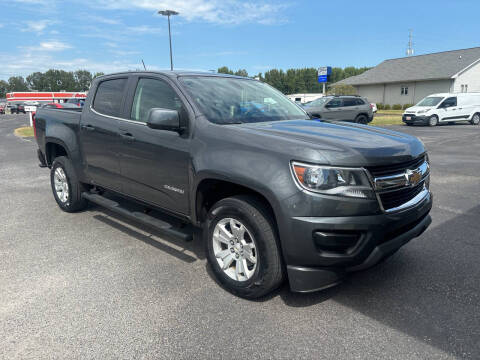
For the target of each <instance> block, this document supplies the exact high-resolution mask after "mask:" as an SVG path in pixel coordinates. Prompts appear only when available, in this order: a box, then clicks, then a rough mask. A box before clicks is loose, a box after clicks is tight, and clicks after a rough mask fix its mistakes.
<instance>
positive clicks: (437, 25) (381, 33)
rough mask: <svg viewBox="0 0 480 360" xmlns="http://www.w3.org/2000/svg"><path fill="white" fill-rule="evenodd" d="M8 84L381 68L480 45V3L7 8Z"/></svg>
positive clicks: (133, 2)
mask: <svg viewBox="0 0 480 360" xmlns="http://www.w3.org/2000/svg"><path fill="white" fill-rule="evenodd" d="M0 5H1V7H0V8H1V9H2V14H3V17H2V22H1V23H0V41H1V43H2V45H3V46H2V48H1V50H0V79H7V78H8V77H10V76H12V75H24V76H25V75H28V74H30V73H32V72H34V71H45V70H47V69H49V68H57V69H65V70H76V69H87V70H90V71H93V72H95V71H103V72H106V73H108V72H114V71H121V70H133V69H136V68H140V67H141V59H144V61H145V63H146V65H147V68H149V69H166V68H169V50H168V29H167V21H166V18H164V17H161V16H158V15H157V14H156V10H158V9H165V8H169V9H174V10H177V11H179V12H180V13H181V14H180V16H176V17H174V18H173V19H172V32H173V49H174V66H175V67H176V68H179V69H196V70H210V69H217V68H218V67H220V66H223V65H226V66H228V67H230V68H233V69H238V68H245V69H247V71H248V72H249V74H257V73H258V72H265V71H266V70H268V69H271V68H282V69H287V68H291V67H294V68H300V67H319V66H325V65H331V66H340V67H344V66H350V65H353V66H374V65H376V64H378V63H379V62H381V61H383V60H384V59H388V58H396V57H402V56H404V54H405V49H406V46H407V41H408V29H409V28H411V29H413V36H414V49H415V53H416V54H425V53H430V52H437V51H445V50H454V49H461V48H468V47H474V46H480V37H479V34H480V31H479V30H478V14H479V13H480V2H479V1H478V0H477V1H438V0H437V1H421V0H417V1H388V0H383V1H328V2H327V1H320V0H318V1H314V0H312V1H301V0H297V1H283V0H277V1H272V0H256V1H255V0H246V1H239V0H190V1H187V0H176V1H154V0H97V1H90V0H82V1H77V0H69V1H66V0H64V1H55V0H0Z"/></svg>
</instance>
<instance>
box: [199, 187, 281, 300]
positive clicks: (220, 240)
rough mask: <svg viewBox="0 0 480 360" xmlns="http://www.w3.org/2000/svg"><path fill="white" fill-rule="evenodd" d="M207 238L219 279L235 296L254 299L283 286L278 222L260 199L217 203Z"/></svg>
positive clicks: (240, 199) (242, 198)
mask: <svg viewBox="0 0 480 360" xmlns="http://www.w3.org/2000/svg"><path fill="white" fill-rule="evenodd" d="M204 234H205V235H206V239H205V245H206V252H207V258H208V261H209V263H210V265H211V267H212V270H213V272H214V274H215V277H216V278H217V279H218V281H219V282H220V284H221V285H222V286H223V287H224V288H226V289H227V290H228V291H230V292H231V293H232V294H234V295H237V296H240V297H244V298H247V299H254V298H258V297H260V296H263V295H266V294H268V293H269V292H271V291H273V290H274V289H275V288H277V287H278V286H279V285H280V284H281V283H282V280H283V268H282V261H281V256H280V248H279V245H278V241H277V236H276V229H275V225H274V221H273V219H272V216H271V215H270V214H269V212H268V210H267V209H266V207H265V206H264V205H263V204H262V203H261V202H260V201H258V200H257V199H256V198H254V197H252V196H234V197H230V198H226V199H223V200H220V201H219V202H217V203H216V204H215V205H214V206H213V207H212V208H211V209H210V211H209V214H208V218H207V222H206V226H205V232H204Z"/></svg>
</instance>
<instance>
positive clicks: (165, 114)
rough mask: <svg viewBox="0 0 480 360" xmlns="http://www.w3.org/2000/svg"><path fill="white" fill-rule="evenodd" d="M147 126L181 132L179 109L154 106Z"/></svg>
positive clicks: (149, 114) (149, 113)
mask: <svg viewBox="0 0 480 360" xmlns="http://www.w3.org/2000/svg"><path fill="white" fill-rule="evenodd" d="M147 126H148V127H149V128H151V129H157V130H167V131H176V132H178V133H180V132H181V130H182V129H181V127H180V117H179V115H178V111H177V110H169V109H161V108H153V109H150V111H149V112H148V117H147Z"/></svg>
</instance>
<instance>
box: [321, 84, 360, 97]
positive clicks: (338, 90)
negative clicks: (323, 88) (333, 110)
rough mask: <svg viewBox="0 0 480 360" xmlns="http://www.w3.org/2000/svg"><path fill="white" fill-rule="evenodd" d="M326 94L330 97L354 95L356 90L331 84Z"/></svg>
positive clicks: (347, 86)
mask: <svg viewBox="0 0 480 360" xmlns="http://www.w3.org/2000/svg"><path fill="white" fill-rule="evenodd" d="M327 93H328V94H332V95H355V94H356V93H357V90H356V89H355V88H354V87H353V86H352V85H345V84H332V85H330V86H329V87H328V91H327Z"/></svg>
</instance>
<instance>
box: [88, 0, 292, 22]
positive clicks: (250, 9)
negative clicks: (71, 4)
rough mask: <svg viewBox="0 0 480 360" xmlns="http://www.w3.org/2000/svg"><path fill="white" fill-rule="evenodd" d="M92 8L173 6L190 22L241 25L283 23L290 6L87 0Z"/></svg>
mask: <svg viewBox="0 0 480 360" xmlns="http://www.w3.org/2000/svg"><path fill="white" fill-rule="evenodd" d="M86 5H89V6H92V7H98V6H100V7H104V8H108V9H125V10H130V9H144V10H149V11H155V12H156V11H158V10H160V9H172V10H176V11H178V12H179V13H180V16H181V17H182V18H184V19H186V20H188V21H197V20H201V21H207V22H210V23H216V24H241V23H260V24H265V25H269V24H274V23H278V22H284V21H285V19H283V18H282V17H281V16H280V15H279V12H280V11H281V10H283V9H285V8H286V7H287V5H286V4H283V3H278V2H272V1H270V2H267V1H264V0H257V1H241V0H175V1H156V0H137V1H131V0H99V1H95V2H94V3H92V2H90V3H89V2H86Z"/></svg>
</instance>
